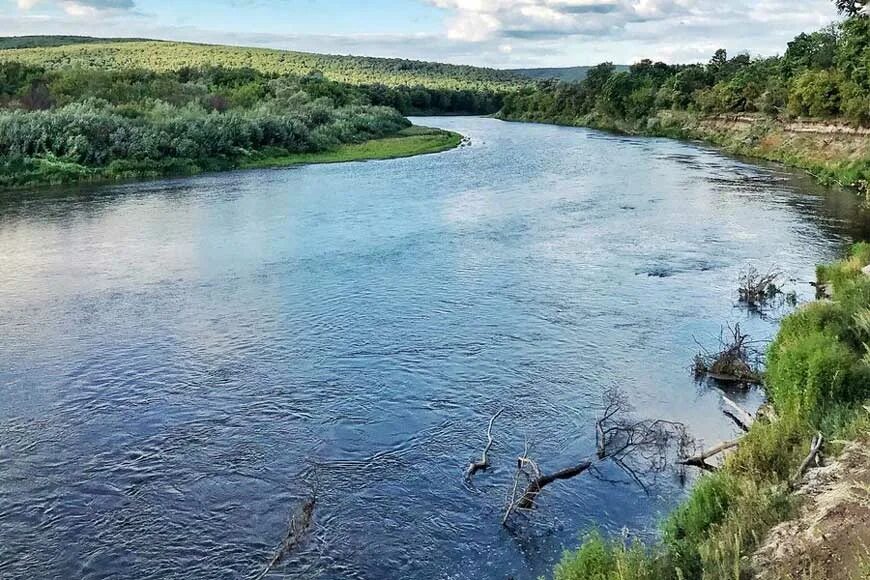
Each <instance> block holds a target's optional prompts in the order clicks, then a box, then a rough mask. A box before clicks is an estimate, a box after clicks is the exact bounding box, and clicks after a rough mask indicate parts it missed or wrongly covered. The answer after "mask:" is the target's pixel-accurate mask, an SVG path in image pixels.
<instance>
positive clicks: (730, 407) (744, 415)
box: [722, 395, 755, 432]
mask: <svg viewBox="0 0 870 580" xmlns="http://www.w3.org/2000/svg"><path fill="white" fill-rule="evenodd" d="M722 402H723V403H725V408H724V409H722V412H723V413H725V414H726V415H728V416H729V417H731V419H732V420H733V421H734V422H735V423H736V424H737V426H738V427H740V428H741V429H742V430H743V431H746V432H749V429H750V427H752V424H753V423H754V422H755V417H753V416H752V413H750V412H748V411H746V410H745V409H744V408H743V407H741V406H740V405H738V404H737V403H735V402H734V401H732V400H731V399H729V398H728V397H726V396H725V395H722Z"/></svg>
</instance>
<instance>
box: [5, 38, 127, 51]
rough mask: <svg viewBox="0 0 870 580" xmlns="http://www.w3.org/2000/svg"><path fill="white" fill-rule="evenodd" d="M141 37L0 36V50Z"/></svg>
mask: <svg viewBox="0 0 870 580" xmlns="http://www.w3.org/2000/svg"><path fill="white" fill-rule="evenodd" d="M142 40H144V39H142V38H94V37H93V36H0V50H5V49H11V48H41V47H49V46H66V45H69V44H88V43H98V42H99V43H109V42H138V41H142Z"/></svg>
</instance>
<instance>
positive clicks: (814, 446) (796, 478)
mask: <svg viewBox="0 0 870 580" xmlns="http://www.w3.org/2000/svg"><path fill="white" fill-rule="evenodd" d="M823 442H824V437H822V434H821V433H817V434H816V435H814V436H813V440H812V443H810V453H809V455H807V456H806V459H804V460H803V463H801V464H800V466H799V467H798V469H797V471H795V474H794V475H793V476H792V478H791V482H790V485H791V487H794V486H796V485H797V484H798V483H799V482H800V480H801V478H802V477H803V475H804V473H805V472H806V470H807V469H809V467H810V463H812V462H813V460H815V459H816V457H818V455H819V450H820V449H821V448H822V443H823Z"/></svg>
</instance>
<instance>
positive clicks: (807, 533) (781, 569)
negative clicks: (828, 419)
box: [752, 433, 870, 580]
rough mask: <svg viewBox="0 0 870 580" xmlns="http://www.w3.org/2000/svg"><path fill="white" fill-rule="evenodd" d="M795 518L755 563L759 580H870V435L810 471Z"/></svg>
mask: <svg viewBox="0 0 870 580" xmlns="http://www.w3.org/2000/svg"><path fill="white" fill-rule="evenodd" d="M796 494H797V495H798V498H799V499H800V501H801V502H802V505H801V507H800V509H799V510H798V515H797V517H796V518H795V519H793V520H789V521H787V522H784V523H782V524H780V525H778V526H776V527H775V528H773V529H772V530H771V531H770V533H769V534H768V536H767V539H766V540H765V541H764V543H763V544H762V546H761V548H759V550H758V551H757V552H756V553H755V555H754V556H753V558H752V564H753V566H752V567H753V569H754V570H755V571H756V578H758V579H759V580H867V579H868V578H870V433H866V434H865V435H864V437H862V438H861V439H860V440H858V441H855V442H852V443H849V444H847V446H846V448H845V450H844V451H843V453H842V454H841V455H840V457H839V458H837V459H836V460H835V461H831V462H829V463H828V464H826V465H824V466H822V467H819V468H817V469H811V470H809V471H808V472H807V474H806V476H805V478H804V480H803V482H802V484H801V485H800V487H799V488H798V490H797V491H796Z"/></svg>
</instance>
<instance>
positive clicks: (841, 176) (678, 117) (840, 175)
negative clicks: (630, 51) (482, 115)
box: [499, 14, 870, 191]
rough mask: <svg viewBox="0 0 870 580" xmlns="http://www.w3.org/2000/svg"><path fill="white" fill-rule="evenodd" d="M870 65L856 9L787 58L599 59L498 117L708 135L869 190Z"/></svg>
mask: <svg viewBox="0 0 870 580" xmlns="http://www.w3.org/2000/svg"><path fill="white" fill-rule="evenodd" d="M868 71H870V19H868V18H867V17H866V16H861V15H858V14H852V15H851V16H850V17H849V18H847V19H845V20H844V21H843V22H841V23H839V24H836V25H832V26H829V27H827V28H824V29H822V30H819V31H817V32H813V33H812V34H801V35H799V36H798V37H796V38H795V39H794V40H793V41H792V42H790V43H789V45H788V49H787V50H786V51H785V54H784V55H783V56H774V57H766V58H753V57H751V56H750V55H748V54H738V55H736V56H732V57H729V55H728V53H727V52H726V51H725V50H718V51H716V53H715V55H713V57H712V59H711V60H710V61H709V62H708V63H707V64H705V65H700V64H693V65H669V64H665V63H662V62H652V61H649V60H643V61H641V62H639V63H636V64H634V65H632V66H631V67H630V68H629V70H627V71H625V70H618V69H617V68H616V67H615V66H614V65H612V64H610V63H604V64H600V65H598V66H596V67H593V68H592V69H590V70H589V71H587V72H586V76H585V78H584V79H583V80H582V81H580V82H576V83H569V82H561V81H558V80H553V81H549V82H546V83H542V84H540V85H538V86H536V87H533V88H529V87H522V88H520V89H518V90H517V91H515V92H513V93H510V94H509V95H508V96H506V98H505V102H504V107H503V109H502V110H501V112H500V113H499V117H500V118H502V119H505V120H511V121H533V122H543V123H556V124H563V125H574V126H585V127H593V128H598V129H605V130H612V131H619V132H624V133H630V134H637V135H650V136H662V137H676V138H683V139H702V140H704V141H707V142H709V143H712V144H714V145H717V146H719V147H721V148H722V149H724V150H725V151H727V152H730V153H736V154H743V155H749V156H753V157H759V158H763V159H769V160H774V161H780V162H784V163H787V164H789V165H792V166H796V167H799V168H802V169H805V170H807V171H809V172H811V173H812V174H813V175H815V176H817V177H818V178H819V179H820V180H821V181H823V182H826V183H839V184H842V185H845V186H850V187H855V188H858V189H859V190H863V191H866V190H867V188H868V182H870V136H868V133H867V130H866V127H867V126H868V124H870V73H868ZM862 128H864V129H863V130H862Z"/></svg>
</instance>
